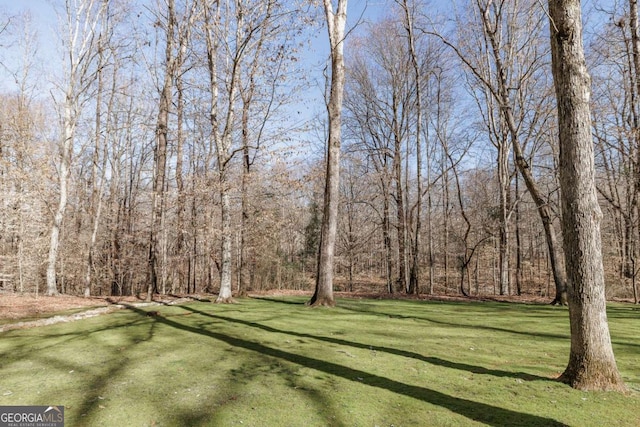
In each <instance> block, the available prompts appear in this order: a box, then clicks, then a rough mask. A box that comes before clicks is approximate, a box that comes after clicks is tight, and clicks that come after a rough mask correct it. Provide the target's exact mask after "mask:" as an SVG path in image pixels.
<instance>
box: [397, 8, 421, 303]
mask: <svg viewBox="0 0 640 427" xmlns="http://www.w3.org/2000/svg"><path fill="white" fill-rule="evenodd" d="M402 9H403V11H404V26H405V29H406V31H407V41H408V43H409V53H410V54H411V65H412V67H413V74H414V79H415V87H416V89H415V91H416V113H417V114H416V192H417V200H416V205H415V212H416V226H415V230H414V233H415V234H414V238H413V242H412V248H411V249H412V250H411V256H412V259H411V268H410V271H409V288H408V291H409V293H411V294H418V293H419V291H420V249H421V246H422V244H421V241H420V235H421V231H422V230H421V229H422V222H421V218H422V143H421V137H422V85H421V73H420V67H419V65H418V56H417V53H416V47H415V32H414V24H413V12H412V10H411V9H410V7H409V3H408V1H407V0H402Z"/></svg>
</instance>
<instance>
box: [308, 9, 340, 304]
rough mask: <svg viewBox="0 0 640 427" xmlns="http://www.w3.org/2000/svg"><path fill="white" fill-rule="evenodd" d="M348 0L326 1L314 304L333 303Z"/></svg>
mask: <svg viewBox="0 0 640 427" xmlns="http://www.w3.org/2000/svg"><path fill="white" fill-rule="evenodd" d="M347 3H348V1H347V0H339V1H338V7H337V10H336V12H335V13H334V11H333V5H332V2H331V0H324V10H325V15H326V21H327V27H328V31H329V42H330V45H331V89H330V94H329V105H328V106H327V111H328V113H329V141H328V147H327V170H326V178H325V179H326V185H325V190H324V206H323V217H322V226H321V232H320V250H319V251H318V273H317V277H316V288H315V292H314V294H313V297H311V300H310V301H309V304H310V305H312V306H318V305H326V306H334V305H335V299H334V297H333V263H334V250H335V242H336V234H337V228H338V202H339V197H340V146H341V138H342V136H341V123H342V102H343V98H344V82H345V69H344V53H343V52H344V34H345V33H344V30H345V24H346V21H347Z"/></svg>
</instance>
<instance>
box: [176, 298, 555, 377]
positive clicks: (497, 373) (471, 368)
mask: <svg viewBox="0 0 640 427" xmlns="http://www.w3.org/2000/svg"><path fill="white" fill-rule="evenodd" d="M180 308H182V309H185V310H189V311H191V312H192V313H197V314H200V315H202V316H206V317H210V318H214V319H218V320H222V321H224V322H232V323H239V324H241V325H245V326H249V327H252V328H257V329H261V330H263V331H266V332H270V333H278V334H286V335H291V336H295V337H299V338H309V339H314V340H318V341H324V342H328V343H331V344H337V345H343V346H348V347H353V348H360V349H364V350H372V351H379V352H381V353H388V354H393V355H395V356H401V357H406V358H408V359H416V360H420V361H422V362H426V363H429V364H431V365H437V366H442V367H445V368H452V369H457V370H460V371H467V372H470V373H473V374H482V375H493V376H494V377H511V378H516V379H520V380H524V381H551V379H550V378H546V377H542V376H538V375H533V374H528V373H526V372H510V371H501V370H497V369H487V368H484V367H482V366H475V365H468V364H466V363H459V362H452V361H449V360H445V359H440V358H438V357H428V356H424V355H422V354H419V353H414V352H411V351H406V350H400V349H397V348H393V347H383V346H377V345H369V344H363V343H358V342H353V341H347V340H344V339H340V338H333V337H323V336H319V335H312V334H305V333H300V332H294V331H287V330H283V329H277V328H273V327H271V326H266V325H262V324H260V323H256V322H249V321H246V320H240V319H234V318H231V317H225V316H220V315H217V314H211V313H206V312H204V311H201V310H197V309H195V308H193V307H189V306H180Z"/></svg>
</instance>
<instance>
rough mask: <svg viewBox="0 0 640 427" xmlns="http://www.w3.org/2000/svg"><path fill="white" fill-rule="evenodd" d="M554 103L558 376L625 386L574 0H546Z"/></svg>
mask: <svg viewBox="0 0 640 427" xmlns="http://www.w3.org/2000/svg"><path fill="white" fill-rule="evenodd" d="M549 14H550V25H549V26H550V33H551V37H550V38H551V54H552V70H553V77H554V84H555V90H556V98H557V105H558V127H559V137H560V186H561V192H562V197H561V200H562V214H563V215H562V224H563V232H564V233H563V234H564V243H565V254H566V257H567V272H568V278H569V283H570V286H569V287H568V300H569V319H570V324H571V350H570V353H569V363H568V366H567V368H566V370H565V371H564V373H563V374H562V376H561V377H560V380H561V381H563V382H566V383H568V384H570V385H571V386H572V387H574V388H577V389H581V390H619V391H623V390H626V386H625V384H624V382H623V381H622V378H621V377H620V374H619V372H618V368H617V366H616V361H615V357H614V354H613V348H612V346H611V337H610V335H609V326H608V323H607V313H606V299H605V283H604V267H603V264H602V248H601V245H602V243H601V237H600V221H601V219H602V211H601V210H600V206H599V205H598V197H597V193H596V187H595V167H594V153H593V144H592V137H591V112H590V107H589V98H590V83H591V78H590V76H589V73H588V71H587V67H586V63H585V58H584V50H583V45H582V21H581V19H582V18H581V6H580V0H549Z"/></svg>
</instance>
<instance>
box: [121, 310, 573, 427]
mask: <svg viewBox="0 0 640 427" xmlns="http://www.w3.org/2000/svg"><path fill="white" fill-rule="evenodd" d="M183 308H185V307H183ZM131 309H132V310H134V311H136V312H138V313H140V314H142V315H146V312H145V311H144V310H140V309H138V308H135V307H131ZM192 311H194V312H198V310H195V309H194V310H192ZM203 314H204V315H207V316H211V317H216V318H220V319H221V320H224V318H223V317H218V316H212V315H210V314H208V313H203ZM156 321H157V322H160V323H162V324H164V325H167V326H171V327H173V328H176V329H179V330H182V331H185V332H190V333H193V334H198V335H201V336H205V337H208V338H212V339H215V340H218V341H222V342H224V343H226V344H228V345H230V346H233V347H237V348H242V349H245V350H250V351H254V352H257V353H259V354H262V355H267V356H271V357H274V358H277V359H280V360H284V361H287V362H290V363H294V364H297V365H300V366H304V367H306V368H310V369H314V370H317V371H320V372H325V373H327V374H329V375H335V376H338V377H341V378H344V379H346V380H349V381H354V382H358V383H361V384H365V385H368V386H370V387H376V388H380V389H384V390H388V391H391V392H393V393H397V394H400V395H404V396H408V397H412V398H414V399H418V400H421V401H423V402H426V403H429V404H432V405H436V406H440V407H442V408H446V409H448V410H450V411H452V412H455V413H457V414H459V415H462V416H464V417H466V418H469V419H470V420H474V421H478V422H482V423H485V424H487V425H490V426H500V427H502V426H514V425H518V426H527V427H529V426H531V427H532V426H545V427H549V426H565V424H562V423H560V422H558V421H556V420H554V419H551V418H546V417H540V416H537V415H531V414H524V413H521V412H516V411H512V410H509V409H505V408H500V407H497V406H493V405H488V404H485V403H480V402H475V401H473V400H468V399H462V398H457V397H453V396H449V395H447V394H444V393H441V392H439V391H436V390H432V389H429V388H426V387H418V386H414V385H410V384H404V383H402V382H399V381H395V380H392V379H389V378H385V377H381V376H378V375H373V374H370V373H368V372H366V371H362V370H359V369H353V368H349V367H346V366H342V365H339V364H337V363H333V362H328V361H324V360H319V359H315V358H312V357H307V356H302V355H298V354H294V353H289V352H286V351H283V350H279V349H277V348H273V347H269V346H266V345H263V344H260V343H256V342H253V341H248V340H244V339H241V338H238V337H234V336H230V335H227V334H223V333H219V332H213V331H209V330H205V329H202V328H198V327H193V326H189V325H185V324H182V323H180V322H177V321H175V320H171V319H169V318H165V317H161V316H158V317H156ZM234 321H236V322H237V320H235V319H234ZM247 323H250V322H247ZM254 326H256V325H254Z"/></svg>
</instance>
